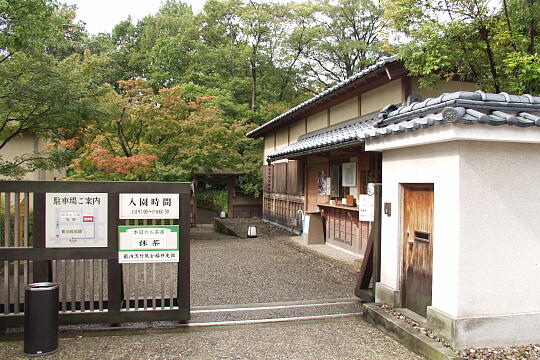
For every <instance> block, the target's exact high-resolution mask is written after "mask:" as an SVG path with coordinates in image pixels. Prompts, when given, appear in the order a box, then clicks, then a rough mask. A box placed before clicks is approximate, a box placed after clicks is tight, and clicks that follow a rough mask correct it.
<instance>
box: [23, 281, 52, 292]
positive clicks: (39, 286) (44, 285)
mask: <svg viewBox="0 0 540 360" xmlns="http://www.w3.org/2000/svg"><path fill="white" fill-rule="evenodd" d="M57 287H58V284H57V283H54V282H38V283H33V284H28V286H26V290H29V291H46V290H53V289H56V288H57Z"/></svg>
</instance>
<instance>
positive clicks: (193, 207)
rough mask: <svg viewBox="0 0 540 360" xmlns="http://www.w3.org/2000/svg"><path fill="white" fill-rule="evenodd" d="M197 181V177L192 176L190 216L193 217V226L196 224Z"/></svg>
mask: <svg viewBox="0 0 540 360" xmlns="http://www.w3.org/2000/svg"><path fill="white" fill-rule="evenodd" d="M197 182H198V179H197V177H196V176H194V177H193V196H192V197H191V199H192V203H193V205H192V208H191V216H192V217H193V226H197Z"/></svg>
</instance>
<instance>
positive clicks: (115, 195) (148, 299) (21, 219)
mask: <svg viewBox="0 0 540 360" xmlns="http://www.w3.org/2000/svg"><path fill="white" fill-rule="evenodd" d="M46 193H107V204H108V205H107V214H108V215H107V217H108V218H107V230H106V231H107V247H86V248H85V247H78V248H46V246H45V245H46V239H45V238H46V236H45V226H46V225H45V221H46V220H45V216H46V213H45V211H46V204H45V200H46ZM130 193H132V194H179V199H180V203H179V218H174V219H173V218H170V219H159V220H140V219H139V220H136V219H135V220H120V219H119V194H130ZM190 198H191V189H190V184H189V183H157V182H74V181H73V182H72V181H0V220H1V221H0V229H1V231H0V234H1V237H0V329H2V328H6V327H17V326H21V325H22V323H23V315H24V305H25V304H24V289H25V287H26V285H27V284H29V283H33V282H40V281H54V282H57V283H58V284H59V286H60V292H59V295H60V298H59V304H58V310H59V314H60V322H61V323H63V324H73V323H120V322H127V321H157V320H178V321H187V320H189V317H190V249H189V221H190ZM119 225H179V227H180V236H179V246H180V251H179V262H178V263H159V264H156V263H139V264H120V263H119V262H118V243H119V240H118V226H119Z"/></svg>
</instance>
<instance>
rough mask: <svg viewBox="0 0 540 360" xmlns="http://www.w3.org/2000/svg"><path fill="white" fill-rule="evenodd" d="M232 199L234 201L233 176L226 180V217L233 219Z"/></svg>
mask: <svg viewBox="0 0 540 360" xmlns="http://www.w3.org/2000/svg"><path fill="white" fill-rule="evenodd" d="M233 199H234V176H231V177H229V178H228V179H227V202H228V210H227V212H228V216H229V217H234V214H233Z"/></svg>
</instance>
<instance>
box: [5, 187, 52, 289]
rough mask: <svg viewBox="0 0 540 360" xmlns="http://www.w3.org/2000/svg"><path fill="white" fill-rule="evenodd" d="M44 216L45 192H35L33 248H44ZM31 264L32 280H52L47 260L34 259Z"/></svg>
mask: <svg viewBox="0 0 540 360" xmlns="http://www.w3.org/2000/svg"><path fill="white" fill-rule="evenodd" d="M6 194H7V193H6ZM6 201H7V200H6ZM45 216H46V214H45V193H37V192H36V193H34V229H33V236H32V237H33V242H34V248H40V249H43V248H45V241H46V240H45V237H46V234H45ZM6 246H7V244H6ZM33 265H34V279H33V280H34V282H45V281H52V274H51V268H50V261H49V260H34V262H33Z"/></svg>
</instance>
